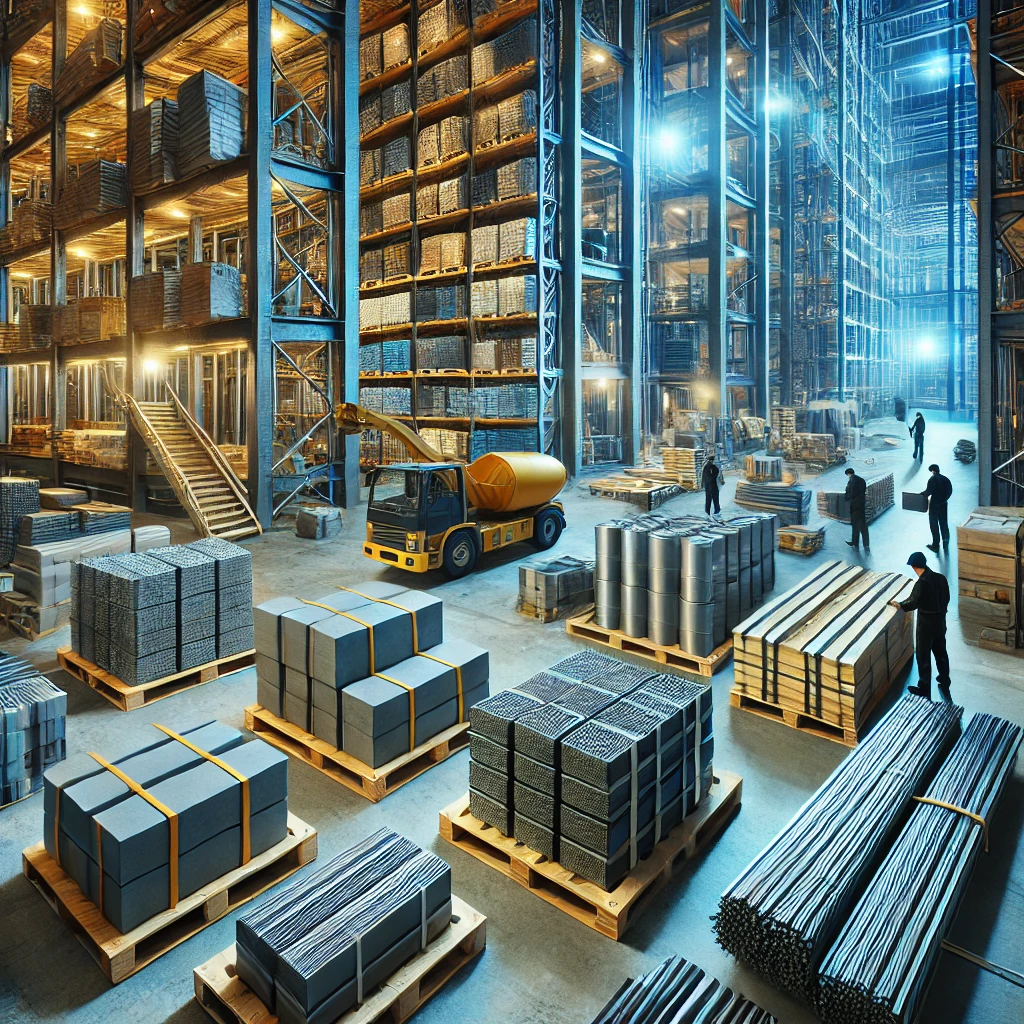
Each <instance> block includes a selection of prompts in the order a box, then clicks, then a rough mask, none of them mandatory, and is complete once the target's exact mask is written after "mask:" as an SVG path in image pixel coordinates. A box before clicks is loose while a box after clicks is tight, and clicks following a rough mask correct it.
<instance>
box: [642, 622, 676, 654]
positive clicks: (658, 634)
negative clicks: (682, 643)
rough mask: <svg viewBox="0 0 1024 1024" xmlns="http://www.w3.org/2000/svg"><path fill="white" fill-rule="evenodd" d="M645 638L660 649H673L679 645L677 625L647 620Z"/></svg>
mask: <svg viewBox="0 0 1024 1024" xmlns="http://www.w3.org/2000/svg"><path fill="white" fill-rule="evenodd" d="M647 636H648V637H649V638H650V639H651V640H653V641H654V642H655V643H656V644H661V645H662V647H675V646H676V644H678V643H679V623H678V622H662V621H661V620H660V619H648V620H647Z"/></svg>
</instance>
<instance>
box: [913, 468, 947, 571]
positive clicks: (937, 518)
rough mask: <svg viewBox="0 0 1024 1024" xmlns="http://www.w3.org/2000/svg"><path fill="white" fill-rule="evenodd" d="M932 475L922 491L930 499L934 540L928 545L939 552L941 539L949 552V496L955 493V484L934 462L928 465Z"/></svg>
mask: <svg viewBox="0 0 1024 1024" xmlns="http://www.w3.org/2000/svg"><path fill="white" fill-rule="evenodd" d="M928 472H929V473H931V477H929V479H928V486H927V487H926V488H925V489H924V490H923V491H922V492H921V493H922V494H923V495H924V496H925V497H926V498H927V499H928V525H929V526H930V527H931V528H932V542H931V544H929V545H927V547H928V550H929V551H934V552H935V553H936V554H938V551H939V540H940V537H941V540H942V546H943V548H945V550H946V553H947V554H948V553H949V497H950V495H951V494H952V493H953V485H952V484H951V483H950V482H949V477H946V476H943V475H942V474H941V473H940V472H939V467H938V466H936V465H935V463H934V462H933V463H932V464H931V465H930V466H929V467H928Z"/></svg>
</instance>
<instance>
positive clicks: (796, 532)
mask: <svg viewBox="0 0 1024 1024" xmlns="http://www.w3.org/2000/svg"><path fill="white" fill-rule="evenodd" d="M824 546H825V527H824V526H819V527H818V528H817V529H813V528H811V527H810V526H783V527H782V528H781V529H780V530H779V550H780V551H793V552H795V553H796V554H798V555H806V556H807V557H810V556H811V555H814V554H817V553H818V552H819V551H820V550H821V549H822V548H823V547H824Z"/></svg>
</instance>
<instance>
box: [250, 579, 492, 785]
mask: <svg viewBox="0 0 1024 1024" xmlns="http://www.w3.org/2000/svg"><path fill="white" fill-rule="evenodd" d="M255 622H256V652H257V656H256V668H257V685H256V693H257V700H258V702H259V703H258V704H257V705H256V706H254V707H250V708H247V709H246V726H247V727H248V728H250V729H253V730H254V731H255V732H257V734H258V735H261V736H263V737H264V738H265V739H267V741H268V742H270V743H276V744H277V745H278V746H281V747H282V748H283V749H285V750H287V751H288V752H289V753H292V754H294V755H295V756H297V757H299V758H301V759H302V760H304V761H306V762H307V763H309V764H312V765H313V767H315V768H318V769H320V770H321V771H323V772H324V774H326V775H328V776H330V777H331V778H333V779H335V780H336V781H337V782H340V783H342V784H343V785H345V786H347V787H348V788H350V789H352V790H354V791H355V792H357V793H361V794H362V795H364V796H366V797H367V798H368V799H370V800H373V801H374V802H376V801H378V800H381V799H383V798H384V796H386V795H387V793H388V792H390V791H391V790H393V789H395V788H397V787H398V786H399V785H402V784H403V783H404V782H407V781H409V779H410V778H413V777H415V776H416V775H418V774H419V773H420V772H422V771H426V769H427V768H429V767H431V766H432V765H433V764H435V763H437V762H438V761H440V760H443V759H444V758H445V757H447V756H449V754H451V753H454V751H455V750H456V749H457V748H458V747H459V746H464V745H465V732H466V729H467V728H468V726H467V715H468V712H469V709H470V708H471V707H472V706H473V704H475V703H476V702H477V701H478V700H481V699H483V698H484V697H486V696H487V693H488V678H489V661H488V655H487V652H486V651H485V650H483V649H482V648H479V647H476V646H474V645H473V644H469V643H466V642H464V641H461V640H448V641H445V639H444V624H443V607H442V603H441V601H440V600H439V599H438V598H436V597H433V596H431V595H430V594H423V593H420V592H418V591H414V590H405V589H404V588H403V587H399V586H397V585H394V584H386V583H362V584H356V585H354V586H353V587H352V588H342V589H339V590H334V591H332V592H330V593H327V594H320V595H314V596H313V597H311V598H309V599H303V598H296V597H278V598H274V599H272V600H270V601H265V602H264V603H263V604H261V605H259V606H258V607H257V608H256V610H255Z"/></svg>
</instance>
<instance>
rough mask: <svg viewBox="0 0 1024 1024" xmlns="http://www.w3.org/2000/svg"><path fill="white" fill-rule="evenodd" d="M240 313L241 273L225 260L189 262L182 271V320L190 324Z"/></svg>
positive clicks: (239, 314)
mask: <svg viewBox="0 0 1024 1024" xmlns="http://www.w3.org/2000/svg"><path fill="white" fill-rule="evenodd" d="M241 315H242V276H241V274H240V273H239V271H238V268H237V267H233V266H231V265H230V264H228V263H189V264H188V265H187V266H185V267H184V268H183V270H182V272H181V319H182V322H183V323H185V324H188V325H190V326H197V325H199V324H207V323H211V322H212V321H214V320H221V319H224V318H232V317H237V316H241Z"/></svg>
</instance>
